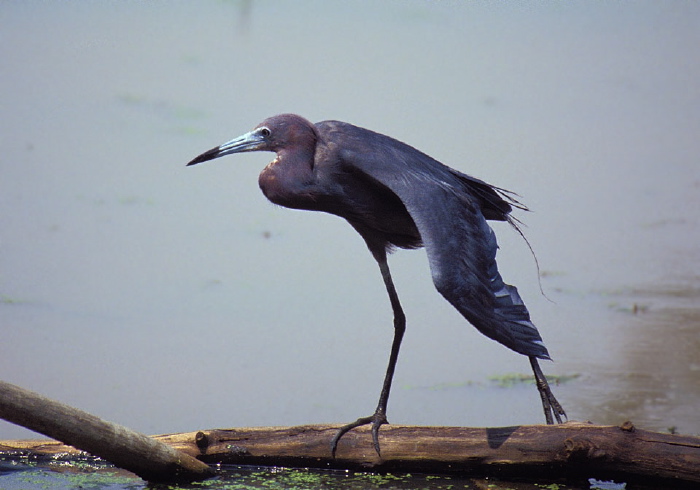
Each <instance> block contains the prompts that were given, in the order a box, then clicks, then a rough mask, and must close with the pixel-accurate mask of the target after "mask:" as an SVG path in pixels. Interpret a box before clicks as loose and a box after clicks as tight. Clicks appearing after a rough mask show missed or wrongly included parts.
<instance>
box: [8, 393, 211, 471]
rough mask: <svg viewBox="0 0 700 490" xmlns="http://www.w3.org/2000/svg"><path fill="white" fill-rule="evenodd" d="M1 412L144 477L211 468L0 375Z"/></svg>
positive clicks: (165, 445)
mask: <svg viewBox="0 0 700 490" xmlns="http://www.w3.org/2000/svg"><path fill="white" fill-rule="evenodd" d="M0 418H3V419H5V420H8V421H10V422H12V423H15V424H18V425H21V426H23V427H26V428H28V429H31V430H34V431H36V432H40V433H42V434H44V435H47V436H49V437H53V438H55V439H58V440H60V441H63V442H65V443H66V444H70V445H72V446H75V447H76V448H79V449H83V450H85V451H87V452H89V453H91V454H93V455H95V456H99V457H101V458H103V459H106V460H107V461H110V462H111V463H114V464H115V465H116V466H119V467H120V468H124V469H126V470H129V471H131V472H133V473H136V474H137V475H138V476H140V477H141V478H143V479H145V480H148V481H153V482H169V481H193V480H202V479H204V478H208V477H210V476H212V475H213V474H214V471H213V470H212V469H211V468H210V467H209V466H207V465H206V464H205V463H202V462H201V461H199V460H197V459H196V458H194V457H192V456H191V455H189V454H185V453H181V452H179V451H177V450H176V449H173V447H171V446H169V445H167V444H163V443H162V442H161V441H159V440H157V439H154V438H151V437H148V436H146V435H144V434H140V433H138V432H134V431H133V430H131V429H128V428H126V427H123V426H121V425H117V424H114V423H112V422H107V421H105V420H102V419H100V418H98V417H95V416H94V415H90V414H89V413H87V412H83V411H82V410H78V409H77V408H73V407H70V406H68V405H64V404H63V403H59V402H57V401H54V400H51V399H49V398H46V397H44V396H41V395H39V394H37V393H34V392H32V391H29V390H25V389H24V388H20V387H19V386H15V385H12V384H10V383H5V382H4V381H0ZM0 444H1V443H0ZM0 449H3V448H2V446H1V445H0Z"/></svg>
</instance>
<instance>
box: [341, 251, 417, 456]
mask: <svg viewBox="0 0 700 490" xmlns="http://www.w3.org/2000/svg"><path fill="white" fill-rule="evenodd" d="M382 252H383V251H382ZM375 258H376V259H377V263H378V264H379V270H380V271H381V273H382V278H383V279H384V285H385V286H386V290H387V292H388V293H389V300H390V301H391V308H392V309H393V310H394V341H393V342H392V344H391V354H390V356H389V366H388V367H387V370H386V376H385V377H384V385H383V386H382V392H381V394H380V395H379V403H378V404H377V409H376V410H375V412H374V414H373V415H370V416H369V417H360V418H359V419H357V420H356V421H354V422H351V423H349V424H347V425H344V426H343V427H341V428H340V429H338V432H336V434H335V437H333V440H332V441H331V454H332V456H333V457H334V458H335V451H336V449H337V446H338V441H339V440H340V438H341V437H343V436H344V435H345V434H346V433H347V432H348V431H350V430H352V429H354V428H355V427H360V426H361V425H366V424H372V440H373V442H374V449H375V451H377V454H378V455H380V456H381V454H380V452H379V428H380V427H381V426H382V425H383V424H388V423H389V421H388V420H387V418H386V406H387V404H388V403H389V392H390V391H391V381H392V379H393V378H394V369H395V368H396V361H397V360H398V358H399V349H400V348H401V340H402V339H403V334H404V332H405V331H406V316H405V315H404V313H403V309H402V308H401V303H399V297H398V295H397V294H396V288H395V287H394V282H393V281H392V279H391V273H390V272H389V264H388V263H387V260H386V253H385V252H383V253H381V254H375Z"/></svg>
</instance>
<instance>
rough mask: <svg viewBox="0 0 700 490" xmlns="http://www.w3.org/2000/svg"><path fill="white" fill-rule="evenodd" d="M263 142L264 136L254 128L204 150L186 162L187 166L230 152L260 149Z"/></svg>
mask: <svg viewBox="0 0 700 490" xmlns="http://www.w3.org/2000/svg"><path fill="white" fill-rule="evenodd" d="M264 143H265V138H264V137H263V136H262V134H260V131H257V130H254V131H251V132H250V133H246V134H244V135H242V136H239V137H238V138H235V139H232V140H231V141H229V142H228V143H224V144H223V145H221V146H217V147H216V148H212V149H211V150H208V151H205V152H204V153H202V154H201V155H199V156H198V157H195V158H194V159H193V160H192V161H191V162H190V163H188V164H187V166H188V167H189V166H190V165H196V164H198V163H202V162H206V161H208V160H214V159H215V158H219V157H223V156H225V155H230V154H231V153H242V152H244V151H256V150H260V149H261V147H262V145H263V144H264Z"/></svg>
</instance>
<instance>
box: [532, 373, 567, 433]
mask: <svg viewBox="0 0 700 490" xmlns="http://www.w3.org/2000/svg"><path fill="white" fill-rule="evenodd" d="M537 389H538V390H539V392H540V398H542V408H543V409H544V418H545V419H546V420H547V425H554V419H555V418H556V419H557V423H558V424H561V423H562V422H563V421H562V417H563V418H564V419H567V420H568V418H567V416H566V412H565V411H564V409H563V408H562V406H561V404H560V403H559V402H558V401H557V399H556V398H555V397H554V393H552V390H551V389H550V388H549V384H547V382H544V383H540V382H539V380H538V381H537ZM552 415H553V416H554V417H552Z"/></svg>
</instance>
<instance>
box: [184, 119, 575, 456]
mask: <svg viewBox="0 0 700 490" xmlns="http://www.w3.org/2000/svg"><path fill="white" fill-rule="evenodd" d="M246 151H271V152H274V153H276V157H275V159H274V160H273V161H272V162H270V163H269V164H268V165H267V166H266V167H265V168H264V170H263V171H262V172H261V173H260V177H259V179H258V184H259V185H260V189H261V190H262V192H263V194H265V196H266V197H267V198H268V199H269V200H270V201H272V202H273V203H275V204H279V205H281V206H285V207H288V208H295V209H306V210H311V211H324V212H326V213H331V214H335V215H337V216H340V217H341V218H345V219H346V220H347V221H348V223H350V225H351V226H352V227H353V228H355V230H356V231H357V232H358V233H359V234H360V235H361V236H362V238H364V240H365V242H366V244H367V247H368V248H369V251H370V252H371V253H372V255H373V256H374V259H375V260H376V261H377V263H378V264H379V270H380V271H381V274H382V279H383V280H384V285H385V286H386V290H387V292H388V293H389V300H390V302H391V307H392V309H393V313H394V340H393V343H392V346H391V354H390V356H389V366H388V368H387V371H386V376H385V378H384V384H383V386H382V391H381V394H380V396H379V403H378V404H377V409H376V410H375V412H374V413H373V414H372V415H370V416H369V417H361V418H359V419H357V420H356V421H354V422H352V423H349V424H347V425H345V426H343V427H341V428H340V429H339V430H338V432H337V433H336V435H335V437H334V438H333V440H332V441H331V453H332V455H333V457H335V452H336V448H337V444H338V441H339V440H340V438H341V437H342V436H343V435H344V434H346V433H347V432H348V431H349V430H351V429H354V428H355V427H359V426H361V425H367V424H371V425H372V440H373V443H374V448H375V450H376V451H377V454H379V428H380V427H381V425H382V424H386V423H388V421H387V417H386V411H387V403H388V401H389V391H390V390H391V381H392V378H393V376H394V368H395V367H396V361H397V359H398V356H399V348H400V346H401V339H402V338H403V334H404V331H405V329H406V318H405V316H404V313H403V310H402V308H401V304H400V303H399V297H398V295H397V294H396V289H395V288H394V283H393V281H392V279H391V274H390V272H389V265H388V264H387V252H390V251H391V250H392V249H393V248H394V247H400V248H408V249H412V248H418V247H421V246H424V247H425V249H426V252H427V254H428V260H429V264H430V271H431V275H432V279H433V282H434V284H435V287H436V288H437V290H438V291H439V292H440V293H441V294H442V295H443V296H444V297H445V299H447V301H449V302H450V304H452V306H454V307H455V308H456V309H457V310H458V311H459V312H460V313H461V314H462V315H463V316H464V318H466V319H467V320H468V321H469V322H470V323H471V324H472V325H474V326H475V327H476V328H477V329H478V330H479V331H480V332H481V333H483V334H484V335H486V336H487V337H490V338H492V339H493V340H496V341H497V342H500V343H501V344H503V345H505V346H506V347H508V348H510V349H512V350H514V351H515V352H518V353H520V354H523V355H525V356H528V358H529V359H530V365H531V366H532V370H533V372H534V375H535V382H536V385H537V389H538V390H539V393H540V397H541V399H542V406H543V409H544V414H545V419H546V421H547V423H548V424H553V423H554V420H553V418H552V415H553V416H554V417H555V418H556V420H557V422H559V423H561V422H562V417H566V413H565V412H564V410H563V409H562V407H561V405H560V404H559V402H558V401H557V399H556V398H555V397H554V395H553V394H552V391H551V390H550V388H549V385H548V383H547V378H545V376H544V374H543V373H542V370H541V369H540V366H539V364H538V362H537V359H549V358H550V357H549V353H548V352H547V348H546V347H545V346H544V343H543V342H542V338H541V337H540V334H539V332H538V331H537V328H536V327H535V326H534V325H533V324H532V322H531V321H530V314H529V312H528V310H527V308H526V307H525V304H524V303H523V301H522V299H521V298H520V295H519V294H518V291H517V289H516V288H515V287H514V286H511V285H509V284H506V283H505V282H503V279H502V278H501V275H500V274H499V272H498V268H497V266H496V249H497V248H498V246H497V244H496V237H495V235H494V232H493V230H492V229H491V227H490V226H489V225H488V224H487V222H486V220H496V221H507V222H509V223H510V224H511V225H513V226H515V227H516V229H517V225H516V223H515V222H514V218H512V217H511V216H509V214H510V212H511V211H512V209H513V207H517V208H520V209H526V208H525V207H524V206H523V205H522V204H520V203H519V202H518V201H517V200H516V199H514V197H513V194H512V193H510V192H509V191H506V190H505V189H501V188H498V187H495V186H492V185H490V184H487V183H486V182H484V181H482V180H479V179H476V178H474V177H471V176H469V175H466V174H463V173H461V172H458V171H457V170H454V169H451V168H449V167H447V166H445V165H443V164H442V163H440V162H438V161H437V160H435V159H433V158H431V157H429V156H428V155H426V154H424V153H422V152H420V151H418V150H416V149H415V148H413V147H411V146H409V145H407V144H405V143H402V142H400V141H397V140H395V139H393V138H390V137H388V136H385V135H383V134H379V133H375V132H373V131H370V130H367V129H363V128H360V127H357V126H353V125H352V124H348V123H344V122H340V121H323V122H319V123H316V124H313V123H311V122H309V121H308V120H306V119H304V118H303V117H301V116H297V115H295V114H282V115H278V116H273V117H271V118H268V119H266V120H265V121H263V122H262V123H260V124H259V125H258V126H256V127H255V129H253V130H252V131H250V132H249V133H246V134H244V135H242V136H239V137H238V138H235V139H233V140H231V141H229V142H228V143H224V144H223V145H221V146H217V147H216V148H212V149H211V150H209V151H207V152H205V153H202V154H201V155H199V156H198V157H196V158H195V159H193V160H192V161H191V162H189V163H188V164H187V165H195V164H197V163H201V162H205V161H207V160H213V159H215V158H219V157H222V156H224V155H229V154H231V153H241V152H246Z"/></svg>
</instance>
